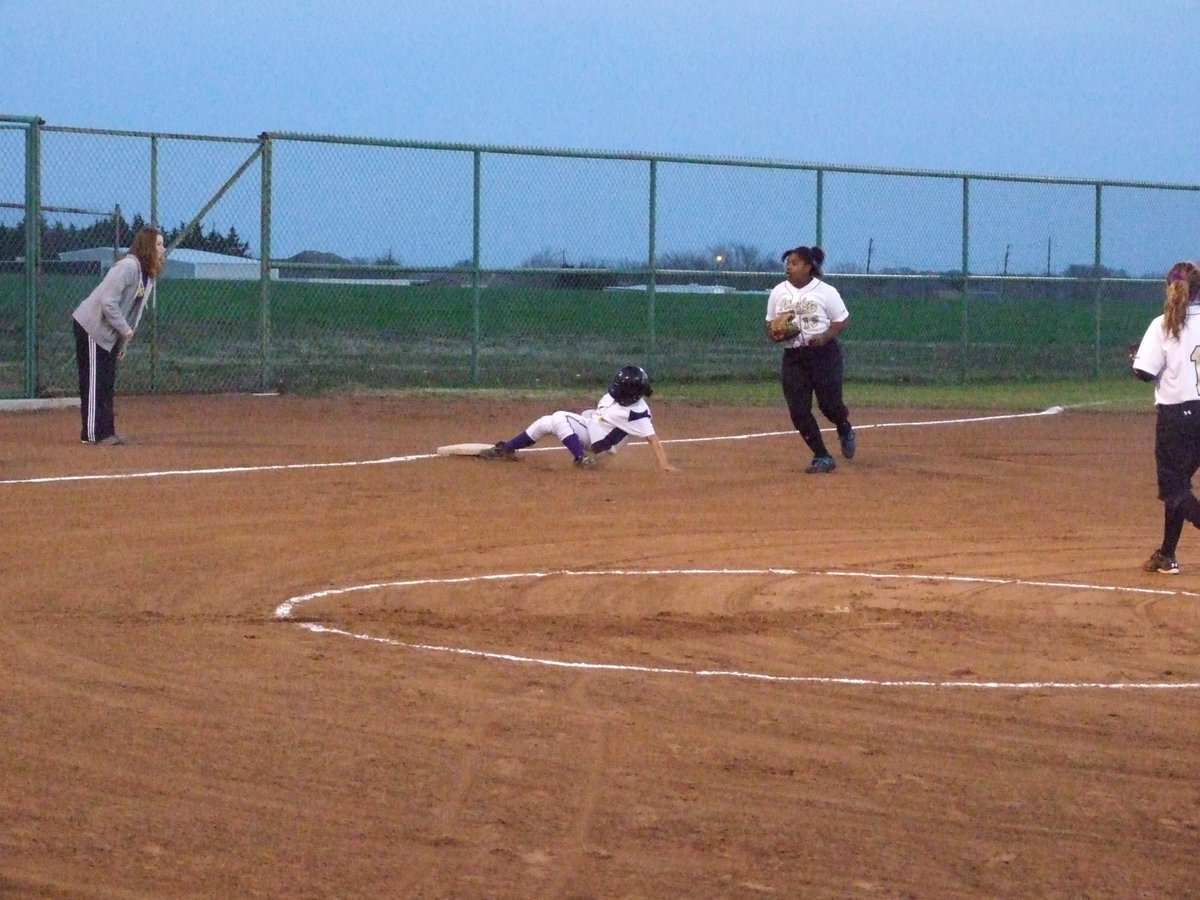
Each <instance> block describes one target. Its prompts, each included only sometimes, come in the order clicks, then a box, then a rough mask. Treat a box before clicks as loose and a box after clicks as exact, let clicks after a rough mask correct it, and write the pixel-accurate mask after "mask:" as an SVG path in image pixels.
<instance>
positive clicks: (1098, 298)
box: [1092, 182, 1104, 378]
mask: <svg viewBox="0 0 1200 900" xmlns="http://www.w3.org/2000/svg"><path fill="white" fill-rule="evenodd" d="M1101 190H1102V189H1101V186H1100V183H1099V182H1096V231H1095V242H1096V243H1095V248H1096V249H1095V257H1094V261H1093V263H1092V277H1094V278H1095V279H1096V281H1095V303H1096V340H1095V348H1094V349H1095V355H1094V359H1093V361H1092V377H1093V378H1098V377H1099V376H1100V313H1101V309H1102V307H1103V302H1104V282H1103V281H1102V280H1101V277H1102V276H1101V273H1102V269H1103V266H1102V256H1101V253H1100V234H1101V230H1100V225H1101V221H1102V217H1101Z"/></svg>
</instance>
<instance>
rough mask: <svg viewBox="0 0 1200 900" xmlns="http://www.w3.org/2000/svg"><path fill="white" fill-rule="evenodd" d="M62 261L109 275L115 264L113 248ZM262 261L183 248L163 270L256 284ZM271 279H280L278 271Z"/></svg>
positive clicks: (167, 274)
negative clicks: (87, 264)
mask: <svg viewBox="0 0 1200 900" xmlns="http://www.w3.org/2000/svg"><path fill="white" fill-rule="evenodd" d="M128 252H129V250H128V248H126V249H124V250H121V252H120V256H124V255H125V254H126V253H128ZM58 258H59V259H61V260H66V261H89V260H95V261H96V262H98V263H100V271H101V272H107V271H108V270H109V268H110V267H111V266H112V264H113V261H114V260H113V248H112V247H89V248H88V249H86V250H65V251H63V252H62V253H60V254H58ZM258 275H259V272H258V260H257V259H247V258H246V257H244V256H228V255H226V254H224V253H211V252H209V251H208V250H189V249H186V248H182V247H181V248H179V249H176V250H174V251H172V252H171V254H170V255H169V256H168V257H167V264H166V267H165V268H164V269H163V277H164V278H207V279H213V280H218V281H256V280H257V279H258ZM271 277H272V278H274V277H277V276H276V274H275V273H274V272H272V273H271Z"/></svg>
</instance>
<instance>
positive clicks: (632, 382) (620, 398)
mask: <svg viewBox="0 0 1200 900" xmlns="http://www.w3.org/2000/svg"><path fill="white" fill-rule="evenodd" d="M608 393H609V395H610V396H611V397H612V398H613V399H614V400H616V401H617V402H618V403H620V404H621V405H622V406H632V405H633V404H635V403H637V402H638V400H640V399H641V398H642V397H649V396H650V395H651V394H653V393H654V389H653V388H652V387H650V376H649V375H647V374H646V370H645V369H643V368H642V367H641V366H622V367H621V370H620V371H619V372H617V374H616V375H614V376H613V380H612V384H610V385H609V386H608Z"/></svg>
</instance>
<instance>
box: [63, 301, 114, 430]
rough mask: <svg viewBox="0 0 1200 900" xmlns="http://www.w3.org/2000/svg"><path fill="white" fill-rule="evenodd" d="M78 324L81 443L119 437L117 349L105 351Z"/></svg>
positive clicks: (77, 355) (76, 328) (76, 354)
mask: <svg viewBox="0 0 1200 900" xmlns="http://www.w3.org/2000/svg"><path fill="white" fill-rule="evenodd" d="M72 322H73V324H74V325H75V361H76V362H77V363H78V364H79V414H80V417H81V418H82V420H83V427H82V429H81V430H80V432H79V437H80V439H81V440H84V441H87V442H88V443H95V442H96V441H102V440H104V439H105V438H106V437H111V436H112V435H114V434H116V425H115V423H114V421H113V396H114V395H115V394H116V392H117V347H119V346H120V345H119V344H118V345H116V346H114V347H113V349H112V350H105V349H104V348H103V347H101V346H100V345H99V344H97V343H96V342H95V341H94V340H92V338H91V336H90V335H89V334H88V333H87V332H86V331H84V330H83V326H81V325H80V324H79V323H78V322H75V321H74V320H72Z"/></svg>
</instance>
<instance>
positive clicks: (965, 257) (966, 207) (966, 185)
mask: <svg viewBox="0 0 1200 900" xmlns="http://www.w3.org/2000/svg"><path fill="white" fill-rule="evenodd" d="M970 280H971V179H970V178H966V177H964V178H963V180H962V359H961V363H962V367H961V368H962V377H963V379H964V380H966V377H967V371H968V369H969V368H970V367H969V365H968V360H969V359H970V348H971V285H970Z"/></svg>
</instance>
